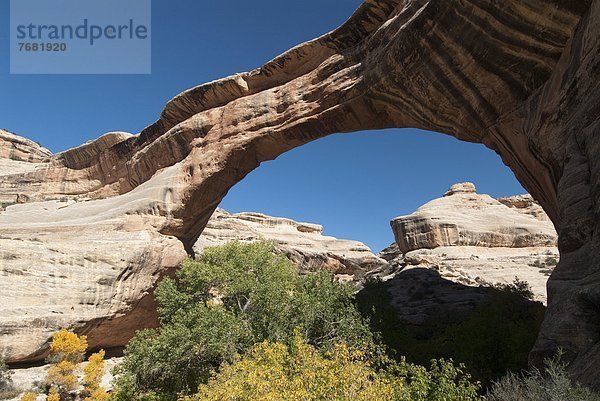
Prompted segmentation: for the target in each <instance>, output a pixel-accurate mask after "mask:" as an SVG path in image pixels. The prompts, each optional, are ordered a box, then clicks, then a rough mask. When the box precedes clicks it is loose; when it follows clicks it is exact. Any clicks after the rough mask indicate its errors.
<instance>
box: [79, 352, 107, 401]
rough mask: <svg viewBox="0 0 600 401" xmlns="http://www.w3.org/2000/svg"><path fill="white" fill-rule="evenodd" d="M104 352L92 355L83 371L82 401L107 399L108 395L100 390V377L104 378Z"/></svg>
mask: <svg viewBox="0 0 600 401" xmlns="http://www.w3.org/2000/svg"><path fill="white" fill-rule="evenodd" d="M104 355H105V352H104V350H101V351H99V352H97V353H95V354H92V355H91V356H90V358H89V359H88V364H87V365H86V367H85V368H84V369H83V387H84V390H83V395H84V396H85V399H84V401H104V400H107V399H108V393H107V392H106V391H105V390H104V388H102V385H101V383H102V376H104Z"/></svg>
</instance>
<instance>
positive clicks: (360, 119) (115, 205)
mask: <svg viewBox="0 0 600 401" xmlns="http://www.w3.org/2000/svg"><path fill="white" fill-rule="evenodd" d="M599 20H600V0H574V1H569V2H564V1H558V0H507V1H503V2H498V1H490V0H466V1H461V2H442V1H436V0H369V1H366V2H365V3H364V4H363V5H362V6H361V7H360V8H359V9H358V10H357V11H356V13H355V14H354V15H353V16H352V17H351V18H350V20H349V21H348V22H346V23H345V24H344V25H342V26H341V27H340V28H339V29H336V30H335V31H332V32H330V33H328V34H326V35H324V36H322V37H321V38H318V39H315V40H313V41H310V42H307V43H305V44H303V45H300V46H297V47H295V48H293V49H292V50H290V51H288V52H287V53H285V54H283V55H281V56H279V57H277V58H276V59H274V60H272V61H270V62H269V63H267V64H265V65H264V66H262V67H261V68H259V69H257V70H254V71H251V72H249V73H242V74H237V75H234V76H231V77H228V78H225V79H222V80H219V81H215V82H211V83H208V84H206V85H202V86H199V87H197V88H193V89H191V90H189V91H186V92H184V93H182V94H181V95H179V96H177V97H176V98H174V99H173V100H172V101H171V102H169V104H168V105H167V106H166V108H165V110H164V111H163V113H162V115H161V117H160V119H159V120H158V121H157V122H156V123H155V124H153V125H151V126H150V127H148V128H147V129H145V130H144V131H143V132H141V133H140V134H139V135H135V136H127V135H119V134H111V135H109V136H108V137H104V138H102V139H101V140H98V141H96V142H93V143H91V144H86V145H84V146H82V147H80V148H77V149H73V150H71V151H67V152H64V153H62V154H58V155H55V156H52V157H51V158H50V159H49V160H48V161H44V162H42V163H40V166H36V168H35V169H31V171H29V172H28V173H26V174H25V175H22V176H20V177H18V178H16V177H14V176H11V175H10V174H9V175H4V176H3V177H2V179H1V182H2V196H3V197H5V196H8V195H11V196H12V195H14V196H15V197H16V196H17V195H19V194H20V193H23V194H25V195H27V196H29V193H31V192H35V196H33V197H31V196H30V197H29V199H30V200H37V199H47V198H48V197H52V198H57V199H61V197H64V198H66V199H80V198H84V197H87V198H90V199H93V200H91V201H88V202H85V203H84V202H78V203H73V204H62V205H61V206H60V207H61V208H58V207H55V206H52V205H48V206H45V205H40V204H38V205H35V206H31V205H26V206H28V207H30V209H25V208H22V207H21V206H20V205H14V206H12V207H11V208H12V209H13V210H12V211H9V210H7V211H6V212H4V213H2V214H0V230H2V235H3V236H7V237H8V238H9V240H8V241H16V238H30V241H31V242H32V243H33V242H34V241H33V240H32V238H34V236H35V233H36V232H39V231H42V228H44V229H47V230H49V231H48V232H50V231H53V232H54V233H55V235H56V236H60V238H61V240H60V241H62V242H64V243H65V244H66V243H67V242H68V241H67V239H68V238H70V239H71V242H70V243H71V245H70V247H69V248H70V249H73V248H75V247H77V246H78V244H79V243H80V242H81V239H82V238H85V235H86V234H87V232H83V233H80V232H78V231H79V230H81V229H82V226H83V229H87V230H90V231H92V232H94V231H96V232H97V231H98V230H94V227H93V226H94V225H98V224H104V225H105V226H104V228H103V229H107V230H108V231H107V232H112V235H113V238H119V239H120V240H119V242H118V248H119V249H120V250H121V249H122V250H124V251H125V252H126V253H128V256H127V257H125V258H124V260H125V261H126V262H124V263H128V262H127V261H128V260H130V259H129V258H131V257H134V254H136V255H137V257H140V256H143V255H147V254H148V252H149V250H148V249H147V248H144V247H143V246H142V247H141V248H140V247H138V246H139V245H140V244H139V243H138V242H136V241H138V240H139V238H140V237H143V236H144V235H145V236H147V237H154V241H156V242H157V243H163V244H165V246H167V247H171V248H175V247H176V245H175V244H176V243H177V241H179V242H181V243H182V244H183V247H184V248H185V249H186V250H187V251H188V252H191V249H192V247H193V244H194V243H195V242H196V240H197V238H198V237H199V235H200V233H201V232H202V229H203V228H204V226H206V224H207V222H208V220H209V218H210V216H211V215H212V213H213V211H214V210H215V209H216V207H217V205H218V204H219V202H220V200H221V199H222V198H223V197H224V196H225V194H226V193H227V191H228V189H229V188H231V186H233V185H234V184H235V183H236V182H238V181H240V180H241V179H243V177H244V176H245V175H246V174H248V173H249V172H250V171H251V170H253V169H254V168H256V167H257V166H258V165H259V164H260V163H261V162H262V161H265V160H270V159H274V158H276V157H277V156H278V155H279V154H281V153H283V152H285V151H287V150H289V149H292V148H294V147H297V146H300V145H302V144H304V143H307V142H309V141H312V140H314V139H317V138H321V137H323V136H325V135H328V134H332V133H337V132H350V131H358V130H368V129H376V128H388V127H416V128H422V129H428V130H434V131H438V132H441V133H445V134H449V135H453V136H455V137H456V138H458V139H461V140H466V141H471V142H479V143H483V144H485V145H486V146H488V147H490V148H491V149H493V150H495V151H497V152H498V153H499V154H500V155H501V156H502V158H503V160H504V162H505V163H506V164H507V165H508V166H509V167H510V168H511V169H512V170H513V171H514V172H515V174H516V176H517V178H518V179H519V181H520V182H521V183H522V184H523V186H524V187H525V188H526V189H527V190H528V191H529V192H530V193H531V194H532V195H533V196H534V197H535V199H537V200H538V201H539V202H540V204H541V205H542V206H543V207H544V210H545V211H546V212H547V214H548V216H549V217H550V219H551V220H552V222H553V223H554V225H555V227H556V228H557V230H558V232H559V248H560V251H561V261H560V264H559V266H558V267H557V268H556V270H555V271H554V273H553V275H552V277H551V280H550V283H549V305H548V307H549V309H548V313H547V317H546V320H545V323H544V325H543V328H542V331H541V333H540V337H539V341H538V343H537V345H536V348H535V349H534V351H533V353H532V361H534V362H538V363H539V362H540V360H541V358H542V357H543V356H545V355H547V354H548V353H554V352H555V350H556V349H557V348H558V347H562V348H564V349H565V350H567V359H568V361H569V362H572V363H571V366H570V369H571V372H572V373H573V374H574V375H575V376H576V377H577V378H579V379H581V380H583V381H586V382H588V383H592V384H596V385H598V384H597V383H599V382H600V381H598V380H597V379H598V371H599V370H600V369H599V368H600V319H599V318H598V317H599V316H600V312H599V310H600V285H599V284H600V273H599V271H600V270H599V267H598V266H600V253H599V252H597V247H598V246H599V245H600V242H599V241H600V236H599V235H598V230H600V225H599V224H600V219H598V215H597V213H598V210H599V205H600V175H599V173H600V163H599V161H598V160H599V158H598V157H597V156H598V152H599V151H600V140H599V139H598V138H599V136H598V135H597V134H598V129H599V126H598V121H599V120H598V110H599V109H600V96H599V95H598V94H599V93H600V79H598V76H599V74H600V68H598V65H599V63H600V41H598V40H597V38H598V37H599V35H600V25H599V24H598V21H599ZM31 188H35V191H31ZM26 189H27V190H26ZM21 199H25V198H23V197H22V198H21ZM63 206H66V207H63ZM31 207H33V210H32V209H31ZM9 209H10V208H9ZM19 210H23V212H21V211H19ZM24 210H28V212H24ZM6 231H8V232H9V234H8V235H6V234H5V232H6ZM132 233H135V234H132ZM90 234H91V233H90ZM130 238H131V242H128V241H129V240H130ZM154 241H153V242H154ZM142 242H144V241H142ZM115 246H117V245H115V244H114V243H113V244H108V243H103V245H102V246H101V247H96V248H94V249H95V252H97V251H98V250H99V249H100V248H102V249H103V252H106V253H107V254H114V253H115ZM134 247H135V249H137V253H136V251H134V250H133V249H134ZM3 249H4V248H3ZM19 249H24V248H23V247H19ZM178 249H179V248H178ZM82 252H83V251H82ZM154 252H156V247H155V248H154ZM178 252H179V251H178ZM21 254H22V253H19V255H21ZM159 255H162V253H160V252H159ZM143 257H146V256H143ZM147 257H150V256H147ZM5 263H6V264H7V265H10V266H12V265H13V263H16V262H12V261H10V260H9V262H5ZM117 270H118V269H117ZM134 275H135V274H134ZM15 290H16V291H18V289H15ZM21 291H22V292H24V291H25V289H22V290H21ZM6 303H7V302H3V304H6ZM102 316H103V314H99V319H98V322H99V323H98V327H102V326H103V323H101V322H102V321H103V318H102ZM69 319H71V320H72V319H74V317H72V318H69ZM67 320H68V319H67ZM39 325H43V323H40V324H39ZM94 330H96V329H94ZM90 334H92V333H90Z"/></svg>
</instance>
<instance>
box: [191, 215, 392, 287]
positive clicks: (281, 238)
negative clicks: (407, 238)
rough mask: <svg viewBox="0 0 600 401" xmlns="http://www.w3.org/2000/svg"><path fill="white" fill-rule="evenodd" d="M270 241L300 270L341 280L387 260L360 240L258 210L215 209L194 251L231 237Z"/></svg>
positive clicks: (381, 266) (380, 266) (383, 266)
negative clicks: (246, 211) (327, 232)
mask: <svg viewBox="0 0 600 401" xmlns="http://www.w3.org/2000/svg"><path fill="white" fill-rule="evenodd" d="M260 240H263V241H269V242H272V243H273V244H274V246H275V248H276V249H277V250H278V251H280V252H282V253H284V254H285V255H286V256H287V257H288V258H289V259H290V260H291V261H292V262H294V264H295V265H296V266H298V268H299V269H300V271H301V272H315V271H319V270H327V271H330V272H332V273H334V274H335V275H336V276H337V277H338V278H339V279H341V280H352V281H357V280H360V279H361V278H363V277H364V275H365V274H366V273H367V272H370V271H373V270H385V269H387V267H388V263H387V262H386V261H385V260H383V259H381V258H379V257H377V256H375V255H374V254H373V253H372V252H371V250H370V249H369V248H368V247H367V246H366V245H364V244H363V243H361V242H358V241H351V240H342V239H338V238H334V237H330V236H325V235H323V227H322V226H320V225H317V224H311V223H299V222H296V221H294V220H290V219H286V218H282V217H272V216H267V215H264V214H261V213H234V214H231V213H228V212H226V211H225V210H222V209H217V210H216V211H215V213H214V214H213V216H212V217H211V219H210V220H209V222H208V224H207V225H206V228H205V229H204V231H203V232H202V235H201V236H200V238H199V239H198V241H197V242H196V244H195V245H194V251H195V253H196V255H199V254H200V253H201V252H202V251H203V250H204V249H205V248H207V247H210V246H218V245H224V244H226V243H228V242H230V241H241V242H255V241H260Z"/></svg>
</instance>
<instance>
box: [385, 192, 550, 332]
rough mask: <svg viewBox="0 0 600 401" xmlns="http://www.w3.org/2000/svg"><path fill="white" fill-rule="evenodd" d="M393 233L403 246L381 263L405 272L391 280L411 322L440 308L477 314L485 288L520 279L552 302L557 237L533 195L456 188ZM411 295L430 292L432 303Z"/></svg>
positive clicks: (395, 225)
mask: <svg viewBox="0 0 600 401" xmlns="http://www.w3.org/2000/svg"><path fill="white" fill-rule="evenodd" d="M391 226H392V229H393V231H394V234H395V237H396V242H395V243H394V244H392V245H391V246H390V247H388V248H387V249H385V250H384V251H382V252H381V253H380V255H379V256H380V257H382V258H383V259H385V260H386V261H388V263H390V264H391V267H390V268H389V270H391V271H395V272H401V274H395V275H392V276H388V277H386V278H387V279H390V278H392V277H393V278H394V280H393V281H391V282H390V283H391V287H390V289H389V293H390V296H391V297H392V302H393V304H394V305H395V306H396V309H397V310H398V313H399V315H400V316H401V317H402V318H403V319H404V320H406V321H408V322H410V323H421V322H422V321H423V320H424V319H426V317H427V316H429V315H430V312H428V311H432V310H435V309H436V307H439V306H440V305H444V306H445V307H446V308H447V309H448V310H449V311H456V312H461V311H464V310H465V309H468V308H472V307H474V306H475V305H478V304H480V303H481V302H482V301H484V300H485V297H484V294H485V293H486V291H485V290H482V289H480V288H479V287H490V286H494V285H497V284H511V283H513V282H514V281H515V279H516V278H518V279H519V280H521V281H526V282H527V283H528V284H529V285H530V286H531V289H532V291H533V294H534V299H535V300H536V301H540V302H543V303H546V302H547V294H546V283H547V280H548V277H549V276H550V274H551V273H552V271H553V270H554V268H555V267H556V265H557V264H558V261H559V253H558V249H557V247H556V242H557V234H556V231H555V230H554V227H553V226H552V223H551V222H550V221H549V219H548V217H547V216H546V215H545V214H544V212H543V210H541V207H540V206H539V205H538V204H537V203H536V202H535V201H533V200H532V199H531V198H530V196H529V195H518V196H514V197H510V198H500V199H494V198H492V197H491V196H489V195H485V194H478V193H477V192H476V189H475V186H474V185H473V184H471V183H463V184H456V185H453V186H452V187H451V188H450V190H449V191H448V192H446V194H445V195H444V196H443V197H441V198H438V199H434V200H433V201H431V202H428V203H427V204H425V205H424V206H422V207H420V208H419V209H417V210H416V211H415V212H414V213H413V214H411V215H408V216H401V217H397V218H395V219H394V220H392V222H391ZM413 270H414V271H413ZM424 270H427V271H424ZM419 272H420V273H419ZM421 279H423V280H424V281H423V280H421ZM435 283H437V284H438V285H437V286H436V285H435ZM449 283H455V284H456V285H455V286H451V285H450V286H449ZM438 287H439V288H438ZM411 288H412V289H415V288H427V296H426V297H423V295H422V294H417V295H419V296H421V297H422V298H423V299H421V300H420V301H421V302H417V300H415V299H414V294H413V295H411V294H412V292H411V291H412V290H411ZM454 289H458V290H457V291H453V290H454Z"/></svg>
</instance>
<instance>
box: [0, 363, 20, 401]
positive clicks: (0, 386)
mask: <svg viewBox="0 0 600 401" xmlns="http://www.w3.org/2000/svg"><path fill="white" fill-rule="evenodd" d="M19 393H20V391H19V390H18V389H16V388H15V387H14V386H13V382H12V372H11V371H10V370H9V369H8V367H7V366H6V363H5V362H4V360H3V359H0V400H7V399H10V398H14V397H16V396H17V395H19Z"/></svg>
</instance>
